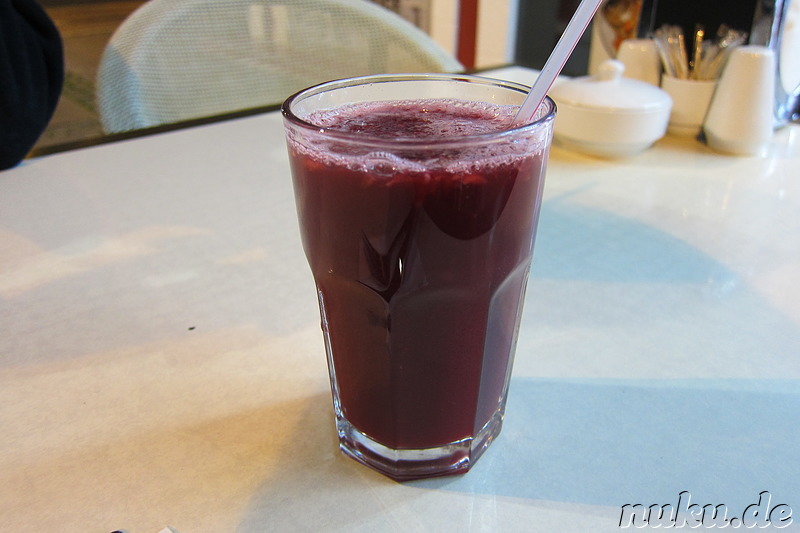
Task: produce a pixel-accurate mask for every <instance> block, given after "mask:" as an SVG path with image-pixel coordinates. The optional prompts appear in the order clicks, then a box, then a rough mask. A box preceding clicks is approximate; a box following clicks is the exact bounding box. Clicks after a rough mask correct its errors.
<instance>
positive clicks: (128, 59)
mask: <svg viewBox="0 0 800 533" xmlns="http://www.w3.org/2000/svg"><path fill="white" fill-rule="evenodd" d="M461 70H463V67H462V65H461V64H460V63H459V62H458V61H456V60H455V59H454V58H453V57H452V56H451V55H449V54H448V53H446V52H445V51H444V50H443V49H442V48H441V47H439V46H438V45H437V44H436V43H435V41H433V40H432V39H431V38H430V37H429V36H428V35H427V34H425V33H424V32H423V31H421V30H419V29H418V28H416V27H415V26H413V25H412V24H410V23H409V22H407V21H406V20H404V19H403V18H401V17H400V16H399V15H396V14H395V13H393V12H391V11H389V10H387V9H385V8H383V7H381V6H378V5H376V4H374V3H372V2H369V1H368V0H150V1H149V2H147V3H146V4H144V5H143V6H142V7H140V8H139V9H138V10H136V11H135V12H134V13H133V14H132V15H131V16H130V17H128V18H127V19H126V20H125V21H124V22H123V23H122V24H121V25H120V27H119V28H118V29H117V31H116V32H115V33H114V35H113V36H112V37H111V40H110V41H109V43H108V45H107V46H106V49H105V51H104V53H103V57H102V59H101V62H100V68H99V71H98V76H97V104H98V109H99V112H100V119H101V122H102V124H103V128H104V129H105V130H106V131H107V132H119V131H126V130H132V129H138V128H144V127H149V126H155V125H159V124H167V123H173V122H178V121H181V120H187V119H192V118H198V117H206V116H212V115H218V114H222V113H226V112H231V111H236V110H242V109H248V108H253V107H258V106H263V105H269V104H277V103H280V102H282V101H283V100H284V99H285V98H287V97H288V96H290V95H291V94H292V93H294V92H296V91H298V90H300V89H302V88H304V87H307V86H309V85H313V84H315V83H319V82H323V81H328V80H331V79H337V78H344V77H350V76H359V75H366V74H377V73H400V72H459V71H461Z"/></svg>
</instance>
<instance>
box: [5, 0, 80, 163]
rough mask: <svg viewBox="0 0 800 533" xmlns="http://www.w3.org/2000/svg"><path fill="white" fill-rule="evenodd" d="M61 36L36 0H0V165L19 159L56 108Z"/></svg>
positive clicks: (61, 68)
mask: <svg viewBox="0 0 800 533" xmlns="http://www.w3.org/2000/svg"><path fill="white" fill-rule="evenodd" d="M63 83H64V51H63V48H62V44H61V36H60V35H59V33H58V30H57V29H56V27H55V25H54V24H53V22H52V21H51V20H50V18H49V17H48V16H47V13H46V12H45V11H44V9H42V8H41V6H39V4H37V3H36V2H35V1H34V0H0V170H2V169H5V168H10V167H13V166H14V165H16V164H17V163H19V162H20V161H21V160H22V159H23V158H24V157H25V155H26V154H27V153H28V151H29V150H30V149H31V148H32V147H33V145H34V143H36V141H37V139H38V138H39V136H40V135H41V134H42V132H43V131H44V129H45V127H46V126H47V123H48V122H49V121H50V118H51V117H52V116H53V111H55V108H56V103H58V98H59V96H60V95H61V88H62V85H63Z"/></svg>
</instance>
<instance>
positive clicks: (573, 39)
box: [512, 0, 602, 126]
mask: <svg viewBox="0 0 800 533" xmlns="http://www.w3.org/2000/svg"><path fill="white" fill-rule="evenodd" d="M601 2H602V0H581V3H580V5H579V6H578V9H576V10H575V14H574V15H572V19H570V21H569V24H567V28H566V29H565V30H564V33H562V34H561V38H560V39H559V40H558V43H556V47H555V48H553V51H552V52H551V53H550V57H548V58H547V62H546V63H545V64H544V67H543V68H542V71H541V72H540V73H539V77H538V78H537V79H536V81H535V82H533V87H531V91H530V92H529V93H528V96H527V97H526V98H525V101H524V102H522V105H521V106H520V108H519V111H517V116H516V117H514V122H513V123H512V125H513V126H521V125H523V124H528V123H529V122H530V121H531V120H533V117H534V115H535V114H536V111H537V110H538V109H539V106H540V105H542V102H543V101H544V97H545V96H547V91H549V90H550V87H552V86H553V82H554V81H556V78H557V77H558V75H559V74H560V73H561V69H563V68H564V65H565V64H566V62H567V59H569V56H570V55H571V54H572V51H573V50H575V46H577V44H578V41H579V40H580V38H581V35H583V32H584V31H586V28H587V27H588V26H589V22H591V20H592V17H593V16H594V14H595V13H596V12H597V9H598V8H599V7H600V3H601Z"/></svg>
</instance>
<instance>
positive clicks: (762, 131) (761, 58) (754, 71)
mask: <svg viewBox="0 0 800 533" xmlns="http://www.w3.org/2000/svg"><path fill="white" fill-rule="evenodd" d="M774 102H775V54H774V52H773V51H772V50H771V49H769V48H767V47H765V46H757V45H747V46H739V47H737V48H735V49H734V50H733V51H732V52H731V55H730V57H729V58H728V62H727V64H726V65H725V68H724V70H723V71H722V76H721V77H720V79H719V83H718V84H717V90H716V92H715V94H714V98H713V100H712V101H711V106H710V107H709V109H708V114H707V115H706V120H705V124H704V126H703V130H704V131H705V134H706V141H707V142H708V145H709V146H710V147H711V148H712V149H714V150H717V151H719V152H725V153H730V154H737V155H757V154H760V153H761V152H763V151H764V149H765V148H766V146H767V144H768V143H769V140H770V139H771V138H772V134H773V131H774V118H773V106H774Z"/></svg>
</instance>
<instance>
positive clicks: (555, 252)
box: [531, 197, 734, 283]
mask: <svg viewBox="0 0 800 533" xmlns="http://www.w3.org/2000/svg"><path fill="white" fill-rule="evenodd" d="M531 276H534V277H540V278H550V279H583V280H590V281H609V282H614V281H616V282H627V283H633V282H648V281H658V282H661V283H675V282H681V283H704V282H705V281H706V280H707V279H708V278H709V277H715V278H720V277H726V278H730V277H733V276H734V274H733V273H732V272H730V271H729V270H728V269H727V268H726V267H725V266H724V265H722V264H721V263H719V262H718V261H716V260H714V258H712V257H710V256H708V255H707V254H705V253H704V252H702V251H701V250H698V249H697V248H695V247H693V246H691V245H690V244H688V243H686V242H684V241H682V240H680V239H678V238H676V237H674V236H672V235H669V234H668V233H665V232H663V231H661V230H659V229H658V228H655V227H653V226H649V225H647V224H645V223H643V222H640V221H638V220H635V219H631V218H627V217H623V216H620V215H617V214H615V213H613V212H609V211H605V210H601V209H596V208H592V207H588V206H583V205H579V204H575V203H571V202H570V201H569V198H568V197H560V198H554V199H552V200H549V201H546V202H544V203H543V204H542V211H541V215H540V223H539V229H538V232H537V236H536V247H535V251H534V263H533V268H532V270H531Z"/></svg>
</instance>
